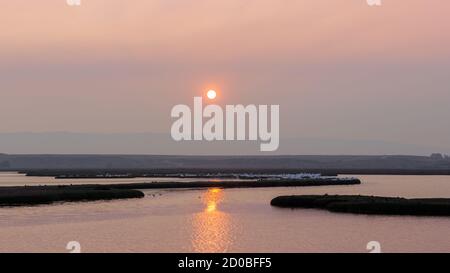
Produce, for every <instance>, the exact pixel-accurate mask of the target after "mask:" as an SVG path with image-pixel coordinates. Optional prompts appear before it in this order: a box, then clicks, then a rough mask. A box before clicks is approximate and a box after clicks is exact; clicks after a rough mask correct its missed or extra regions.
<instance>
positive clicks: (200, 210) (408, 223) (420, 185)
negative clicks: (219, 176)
mask: <svg viewBox="0 0 450 273" xmlns="http://www.w3.org/2000/svg"><path fill="white" fill-rule="evenodd" d="M359 177H360V178H361V179H362V181H363V184H361V185H353V186H327V187H307V188H306V187H301V188H263V189H226V190H223V189H209V190H146V191H145V194H146V197H145V198H143V199H133V200H117V201H101V202H87V203H63V204H54V205H45V206H37V207H18V208H0V252H67V250H66V244H67V243H68V242H69V241H78V242H80V244H81V251H83V252H367V250H366V245H367V243H368V242H369V241H378V242H380V244H381V250H382V251H383V252H450V236H449V235H450V218H446V217H410V216H406V217H398V216H367V215H353V214H337V213H331V212H327V211H322V210H315V209H296V210H291V209H280V208H274V207H271V206H270V204H269V203H270V200H271V199H272V198H274V197H276V196H279V195H290V194H325V193H329V194H367V195H380V196H402V197H447V198H448V197H450V176H359ZM24 179H25V180H28V179H31V180H34V179H36V180H38V181H39V183H45V179H49V178H29V177H27V178H24ZM42 179H44V180H42ZM1 181H4V177H3V178H1V179H0V183H2V182H1ZM96 181H97V180H96ZM115 181H116V180H115ZM30 182H31V181H28V182H27V183H30ZM14 183H19V182H18V181H14Z"/></svg>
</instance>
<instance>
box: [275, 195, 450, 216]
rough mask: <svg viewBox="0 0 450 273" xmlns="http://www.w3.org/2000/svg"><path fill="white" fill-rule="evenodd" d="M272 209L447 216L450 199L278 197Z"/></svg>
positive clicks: (342, 196)
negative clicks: (274, 207) (313, 209)
mask: <svg viewBox="0 0 450 273" xmlns="http://www.w3.org/2000/svg"><path fill="white" fill-rule="evenodd" d="M271 205H272V206H276V207H283V208H317V209H326V210H328V211H332V212H343V213H356V214H378V215H417V216H450V198H428V199H406V198H400V197H377V196H361V195H297V196H279V197H276V198H274V199H272V201H271Z"/></svg>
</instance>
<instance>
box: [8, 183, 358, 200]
mask: <svg viewBox="0 0 450 273" xmlns="http://www.w3.org/2000/svg"><path fill="white" fill-rule="evenodd" d="M360 183H361V182H360V181H359V180H358V179H339V180H337V179H308V180H306V179H305V180H296V181H292V180H289V181H220V182H214V181H200V182H151V183H128V184H107V185H100V184H92V185H68V186H21V187H0V206H20V205H37V204H50V203H53V202H60V201H66V202H69V201H93V200H111V199H124V198H140V197H144V194H143V193H142V192H140V191H138V190H137V189H182V188H258V187H300V186H326V185H354V184H360Z"/></svg>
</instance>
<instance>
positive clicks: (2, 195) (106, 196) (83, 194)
mask: <svg viewBox="0 0 450 273" xmlns="http://www.w3.org/2000/svg"><path fill="white" fill-rule="evenodd" d="M141 197H144V194H143V193H142V192H141V191H138V190H131V189H111V188H98V187H94V188H92V187H71V186H61V187H54V186H51V187H44V186H39V187H7V188H0V206H29V205H41V204H51V203H54V202H76V201H97V200H113V199H127V198H141Z"/></svg>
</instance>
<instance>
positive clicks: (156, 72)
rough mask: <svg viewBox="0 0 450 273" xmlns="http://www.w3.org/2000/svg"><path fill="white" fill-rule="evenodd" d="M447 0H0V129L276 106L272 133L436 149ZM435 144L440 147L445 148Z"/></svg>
mask: <svg viewBox="0 0 450 273" xmlns="http://www.w3.org/2000/svg"><path fill="white" fill-rule="evenodd" d="M449 12H450V1H442V0H383V5H382V6H381V7H369V6H368V5H367V3H366V1H365V0H145V1H143V0H127V1H124V0H82V5H81V6H80V7H70V6H67V4H66V3H65V0H40V1H29V0H14V1H11V0H0V133H5V132H24V131H25V132H51V131H71V132H89V133H133V132H154V133H167V132H169V130H170V126H171V119H170V109H171V108H172V107H173V106H174V105H175V104H179V103H184V104H192V97H193V96H195V95H202V93H203V92H204V91H205V90H207V89H208V88H211V87H214V88H216V89H218V90H219V91H220V96H219V99H218V103H219V104H249V103H251V104H279V105H280V112H281V120H280V121H281V137H282V138H283V137H285V138H288V137H289V138H292V137H294V138H295V137H304V138H318V139H319V138H320V139H324V138H330V139H344V140H376V141H387V142H397V143H402V144H411V145H422V146H430V145H432V146H434V147H440V148H442V149H444V148H449V147H450V126H449V119H450V107H449V106H450V35H449V33H450V16H449ZM447 150H449V149H447Z"/></svg>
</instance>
